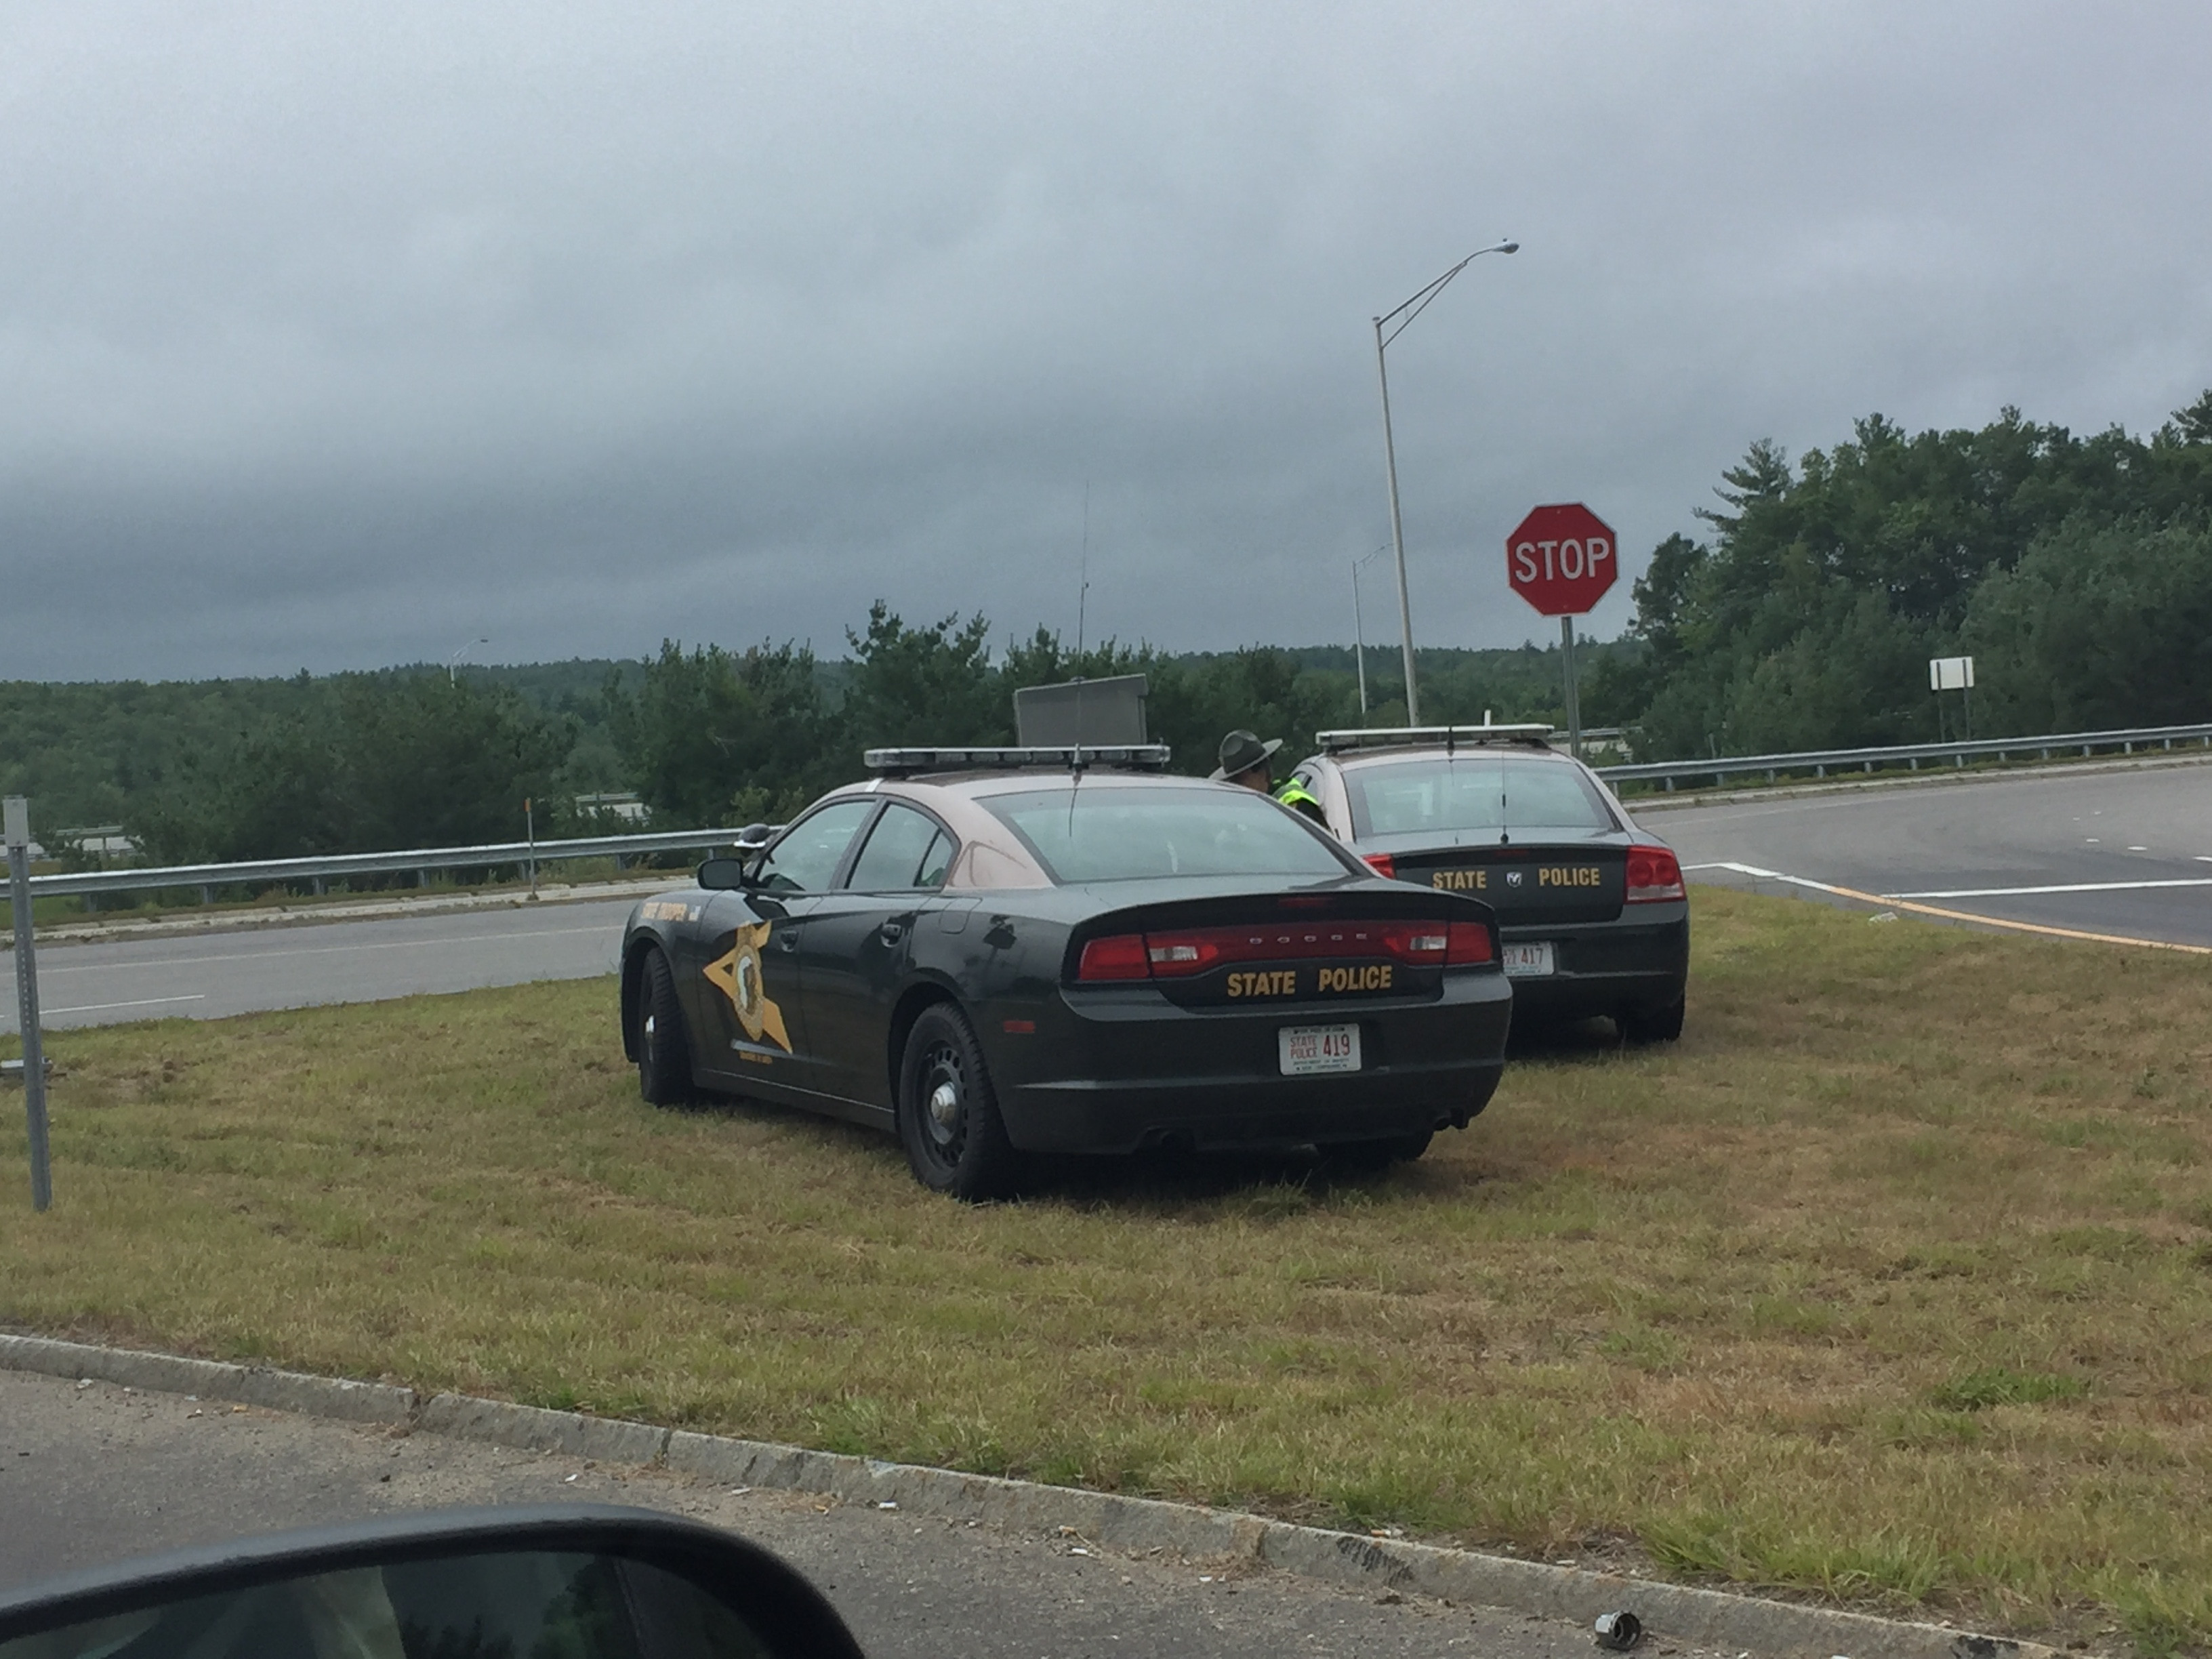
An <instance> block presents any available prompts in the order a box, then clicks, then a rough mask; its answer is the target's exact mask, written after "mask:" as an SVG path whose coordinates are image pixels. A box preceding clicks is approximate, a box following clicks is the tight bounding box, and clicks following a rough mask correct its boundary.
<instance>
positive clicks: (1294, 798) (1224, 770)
mask: <svg viewBox="0 0 2212 1659" xmlns="http://www.w3.org/2000/svg"><path fill="white" fill-rule="evenodd" d="M1282 746H1283V740H1282V739H1281V738H1268V739H1267V742H1265V743H1262V742H1261V741H1260V739H1259V738H1258V736H1257V735H1256V734H1255V733H1253V732H1247V731H1245V730H1244V729H1243V727H1241V726H1240V727H1238V728H1237V730H1236V731H1234V732H1231V733H1230V734H1229V735H1228V736H1227V737H1225V738H1222V740H1221V750H1220V759H1221V764H1220V765H1218V766H1217V767H1215V768H1214V769H1213V781H1215V782H1216V783H1234V784H1241V785H1242V786H1243V787H1245V788H1247V789H1256V790H1258V791H1259V792H1260V793H1261V794H1263V795H1269V794H1271V795H1273V797H1274V798H1275V799H1277V800H1279V801H1280V802H1282V804H1283V805H1285V806H1287V807H1289V808H1290V809H1291V811H1294V812H1300V813H1303V814H1304V816H1305V817H1309V818H1310V819H1312V820H1313V821H1314V822H1315V823H1318V824H1320V825H1322V827H1323V828H1324V829H1326V828H1327V827H1328V820H1327V819H1326V818H1324V817H1322V810H1321V802H1320V800H1319V799H1317V798H1316V796H1315V795H1314V794H1313V793H1311V792H1310V790H1308V789H1307V788H1306V787H1305V785H1304V784H1303V783H1300V782H1299V781H1297V779H1296V778H1291V779H1289V780H1288V781H1285V783H1284V785H1283V787H1281V788H1279V789H1278V788H1276V787H1275V774H1274V768H1273V766H1272V765H1271V764H1270V763H1271V762H1272V761H1273V758H1274V754H1275V751H1276V750H1278V749H1280V748H1281V747H1282Z"/></svg>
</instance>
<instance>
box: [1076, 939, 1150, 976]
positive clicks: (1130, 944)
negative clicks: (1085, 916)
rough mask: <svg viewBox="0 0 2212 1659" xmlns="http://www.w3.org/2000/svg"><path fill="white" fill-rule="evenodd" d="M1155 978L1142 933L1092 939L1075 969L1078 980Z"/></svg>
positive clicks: (1084, 948)
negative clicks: (1146, 955)
mask: <svg viewBox="0 0 2212 1659" xmlns="http://www.w3.org/2000/svg"><path fill="white" fill-rule="evenodd" d="M1075 976H1076V978H1078V979H1150V978H1151V977H1152V963H1150V962H1149V961H1147V960H1146V957H1145V936H1144V935H1143V934H1142V933H1115V934H1112V935H1110V936H1109V937H1108V938H1105V939H1092V940H1091V942H1090V943H1089V944H1088V945H1085V946H1084V947H1083V960H1082V961H1081V962H1080V963H1078V964H1077V965H1076V969H1075Z"/></svg>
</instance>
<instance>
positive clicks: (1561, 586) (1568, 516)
mask: <svg viewBox="0 0 2212 1659" xmlns="http://www.w3.org/2000/svg"><path fill="white" fill-rule="evenodd" d="M1619 574H1620V544H1619V542H1618V541H1616V540H1615V539H1614V538H1613V532H1612V531H1611V530H1610V529H1609V528H1607V526H1606V523H1605V521H1604V520H1602V519H1601V518H1599V517H1598V516H1597V514H1596V513H1593V512H1591V511H1590V510H1589V508H1588V507H1584V506H1583V504H1582V503H1581V502H1579V501H1571V502H1565V503H1561V504H1558V505H1555V506H1552V507H1537V508H1536V509H1534V511H1533V512H1531V513H1529V514H1528V517H1527V518H1525V519H1523V520H1521V523H1520V526H1519V527H1518V528H1516V530H1515V531H1514V532H1513V533H1512V534H1511V535H1510V536H1508V537H1507V538H1505V580H1507V581H1508V582H1509V583H1510V584H1511V586H1512V588H1513V591H1514V592H1516V593H1518V594H1519V595H1520V596H1521V597H1522V599H1526V600H1528V603H1529V604H1531V605H1534V606H1535V607H1536V609H1537V610H1538V611H1541V613H1542V614H1543V615H1545V616H1547V617H1558V618H1559V654H1560V660H1561V664H1562V666H1563V667H1564V669H1565V674H1566V693H1567V746H1568V747H1569V749H1571V750H1572V751H1573V752H1574V754H1575V755H1577V757H1579V756H1580V755H1581V754H1582V752H1583V721H1582V709H1581V708H1580V705H1579V704H1578V702H1577V699H1576V696H1575V618H1576V617H1579V616H1583V615H1584V614H1585V613H1587V612H1588V611H1589V610H1590V608H1591V607H1592V606H1594V605H1596V604H1597V602H1598V601H1599V600H1600V599H1603V598H1604V597H1605V596H1606V592H1607V590H1608V589H1609V588H1611V587H1612V586H1613V579H1614V578H1615V577H1617V576H1618V575H1619Z"/></svg>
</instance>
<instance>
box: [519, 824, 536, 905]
mask: <svg viewBox="0 0 2212 1659" xmlns="http://www.w3.org/2000/svg"><path fill="white" fill-rule="evenodd" d="M536 806H537V803H536V801H535V800H525V801H524V802H523V803H522V833H523V835H524V836H526V838H527V839H528V842H529V845H530V896H531V897H532V898H536V897H537V896H538V815H537V811H536Z"/></svg>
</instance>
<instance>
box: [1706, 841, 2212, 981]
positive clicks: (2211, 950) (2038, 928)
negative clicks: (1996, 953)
mask: <svg viewBox="0 0 2212 1659" xmlns="http://www.w3.org/2000/svg"><path fill="white" fill-rule="evenodd" d="M1682 867H1683V868H1684V869H1685V870H1733V871H1735V872H1736V873H1737V874H1738V875H1742V876H1750V877H1753V878H1756V879H1758V880H1760V881H1786V882H1788V883H1790V884H1791V885H1792V886H1794V887H1810V888H1812V889H1813V890H1815V891H1816V892H1821V893H1833V894H1834V895H1835V896H1837V897H1838V898H1845V899H1856V900H1857V901H1858V902H1860V903H1862V904H1881V903H1885V902H1889V903H1894V904H1897V905H1898V906H1899V907H1900V908H1904V909H1907V910H1911V911H1915V912H1917V914H1919V915H1923V916H1940V917H1942V919H1944V920H1945V921H1971V922H1974V923H1976V924H1978V925H1979V926H1981V927H1997V928H2002V929H2003V930H2005V931H2007V932H2008V933H2040V934H2042V935H2044V936H2045V937H2046V938H2049V939H2087V940H2089V941H2090V942H2092V943H2093V944H2098V945H2142V946H2145V947H2147V948H2148V949H2150V950H2154V951H2186V952H2187V953H2188V954H2189V955H2191V956H2196V957H2212V945H2178V944H2176V943H2174V942H2173V941H2172V940H2171V939H2134V938H2130V937H2129V936H2127V935H2124V934H2119V933H2084V932H2082V931H2081V929H2079V928H2075V927H2049V926H2047V925H2046V924H2045V923H2043V922H2039V921H2014V920H2013V919H2012V918H2011V917H2009V916H1985V915H1976V914H1975V913H1974V912H1972V911H1970V910H1943V909H1939V908H1936V906H1935V905H1932V904H1916V903H1914V902H1912V900H1911V898H1909V897H1908V896H1905V895H1904V894H1899V893H1879V894H1877V893H1862V892H1860V891H1859V890H1858V889H1857V888H1856V887H1837V886H1832V885H1831V884H1829V883H1827V882H1825V881H1814V880H1813V879H1812V878H1810V877H1808V876H1791V875H1785V874H1784V873H1783V872H1781V871H1779V870H1762V869H1760V868H1759V866H1757V865H1755V864H1738V863H1736V862H1735V861H1734V860H1729V859H1722V860H1716V861H1715V862H1713V863H1711V864H1686V865H1684V866H1682ZM2143 885H2146V886H2149V885H2154V884H2152V883H2144V884H2143ZM2197 885H2212V883H2200V884H2197ZM2037 890H2038V889H2033V888H2031V889H2028V891H2031V892H2033V891H2037ZM1880 920H1881V917H1879V916H1877V917H1875V921H1880Z"/></svg>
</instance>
